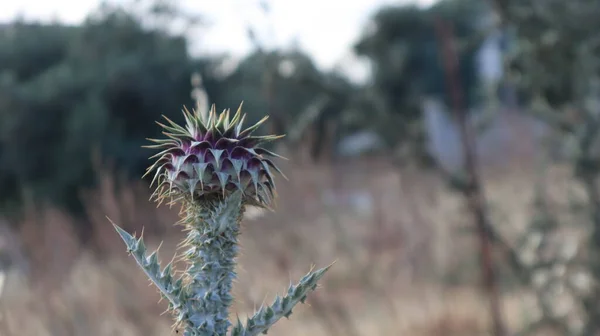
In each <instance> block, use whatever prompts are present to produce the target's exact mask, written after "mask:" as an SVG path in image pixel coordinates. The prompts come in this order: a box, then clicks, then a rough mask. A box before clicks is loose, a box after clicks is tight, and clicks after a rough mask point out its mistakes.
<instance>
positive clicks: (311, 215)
mask: <svg viewBox="0 0 600 336" xmlns="http://www.w3.org/2000/svg"><path fill="white" fill-rule="evenodd" d="M370 165H371V166H370V167H369V168H367V165H366V163H365V162H362V161H353V162H344V163H338V164H331V165H326V164H321V165H309V164H302V163H296V164H295V165H290V164H287V165H284V166H283V168H284V169H285V172H286V174H287V175H288V177H289V178H290V181H289V182H287V181H284V180H283V179H279V180H278V188H279V194H280V198H279V201H278V206H277V210H276V212H274V213H265V214H259V215H253V214H249V218H248V219H247V220H246V221H245V223H244V227H243V231H242V232H243V233H242V241H241V244H242V254H241V256H240V258H239V269H238V274H239V278H238V282H237V283H236V287H235V296H236V298H237V303H236V305H235V307H234V310H235V311H236V312H237V313H238V314H239V316H240V317H241V318H244V317H245V316H246V314H248V313H250V312H251V311H252V309H254V308H255V307H257V306H260V304H261V303H263V302H267V303H269V302H270V301H271V299H272V297H273V296H274V294H276V293H278V292H282V291H283V290H284V288H285V286H286V285H288V284H289V282H290V280H296V279H298V278H299V277H300V276H301V275H302V274H303V273H305V272H306V271H307V270H308V269H309V268H310V266H311V265H316V266H319V267H320V266H324V265H326V264H329V263H330V262H332V261H334V260H337V262H336V264H335V266H334V267H333V268H332V270H331V271H330V272H331V273H329V274H328V275H327V276H326V277H325V280H324V281H323V282H322V284H321V288H320V289H319V290H317V292H315V293H313V294H312V295H311V296H309V299H308V301H307V304H306V305H303V306H301V307H299V308H297V310H296V311H295V312H294V314H293V315H292V317H291V318H290V320H285V321H281V322H280V323H278V324H277V325H276V326H275V327H274V328H273V330H271V331H270V332H269V334H272V335H287V336H295V335H298V336H300V335H306V336H308V335H313V336H320V335H349V336H354V335H356V336H358V335H405V336H438V335H448V336H452V335H460V336H469V335H474V336H475V335H489V331H488V326H489V323H488V315H487V302H486V300H485V296H484V295H482V294H481V292H480V290H479V287H478V279H479V273H478V268H477V262H478V260H477V256H478V252H477V248H476V247H477V244H476V241H475V238H474V236H473V235H472V234H471V233H470V232H471V231H470V230H469V229H470V228H471V227H472V224H471V221H470V220H469V217H468V214H466V213H465V211H464V206H463V202H462V200H461V198H460V197H458V196H457V195H455V194H453V193H452V192H450V191H448V190H447V188H445V186H444V184H443V183H441V181H440V180H439V179H438V178H437V177H436V176H434V175H433V174H432V175H427V174H424V173H422V172H408V171H407V172H403V173H402V174H400V173H399V172H398V171H397V170H395V169H393V168H392V167H391V166H389V165H387V164H386V163H385V162H384V161H381V160H374V161H372V162H371V163H370ZM541 175H542V174H541V173H540V172H539V171H537V170H536V169H534V167H533V166H531V165H530V166H523V165H521V166H516V165H513V166H512V168H510V169H503V170H500V171H488V172H486V174H485V180H486V193H487V196H488V199H489V201H490V203H491V204H492V207H491V213H492V216H493V218H494V220H495V223H496V224H497V225H498V226H499V227H500V228H501V231H502V232H503V233H504V234H505V235H507V236H508V237H509V238H511V239H513V238H514V237H516V236H518V234H519V232H521V231H522V230H523V228H524V227H525V226H526V225H527V223H528V221H529V218H530V217H531V213H530V208H531V207H530V205H531V200H532V197H533V192H534V182H535V178H536V177H540V176H541ZM549 175H550V177H545V178H544V179H545V180H546V181H547V182H546V183H547V185H548V187H549V190H548V194H549V195H550V196H549V198H551V199H552V200H553V201H556V206H555V207H554V209H555V210H556V211H557V213H558V214H557V216H558V215H560V216H563V215H562V214H563V213H564V214H565V215H564V216H563V217H565V216H566V217H565V218H564V220H572V218H568V216H569V215H568V214H567V211H562V210H561V209H562V208H561V206H564V205H565V197H564V194H565V192H566V191H567V190H573V192H574V193H576V192H577V190H576V188H573V185H572V183H571V182H569V180H568V178H567V177H568V171H566V170H563V169H561V168H553V169H552V170H551V171H550V172H549ZM100 176H102V180H103V182H102V183H101V187H100V188H99V189H98V190H94V191H90V192H85V193H82V197H83V199H85V202H86V204H87V207H86V208H87V217H88V221H89V222H90V223H92V227H93V229H94V234H93V235H92V237H91V238H90V240H89V241H88V242H86V243H85V246H86V247H83V246H82V243H81V242H80V241H78V239H76V238H75V236H76V235H75V232H74V231H73V227H74V226H76V225H77V224H78V223H77V222H76V220H75V219H73V217H71V216H69V215H68V214H65V213H62V212H60V211H58V210H56V209H53V208H46V209H43V210H39V211H29V212H28V215H27V217H26V218H25V219H23V221H22V223H20V226H19V227H20V230H19V231H18V232H16V231H11V230H9V229H8V225H6V224H7V223H6V222H3V223H0V229H1V230H2V231H0V266H1V265H2V260H9V261H10V263H11V264H12V267H11V268H10V271H8V276H6V277H5V278H4V281H3V282H4V285H3V286H2V285H0V288H3V291H2V293H0V335H2V336H16V335H19V336H30V335H31V336H33V335H35V336H45V335H53V336H70V335H86V336H93V335H98V336H109V335H115V336H117V335H118V336H128V335H144V336H149V335H161V336H164V335H170V334H171V321H170V316H168V314H163V315H162V316H160V314H161V313H162V312H163V311H164V309H165V307H166V305H165V304H164V302H161V303H159V304H157V301H158V300H159V295H158V293H157V292H156V290H155V289H154V288H153V287H150V286H147V284H148V281H147V280H146V279H145V277H144V275H143V273H142V272H141V271H140V270H139V269H138V268H137V266H136V265H135V263H134V261H133V259H131V258H129V257H128V256H127V255H126V251H125V248H124V245H123V243H122V241H121V240H120V239H119V237H118V236H117V235H116V234H115V232H114V231H113V228H112V226H111V225H110V224H109V222H108V220H107V219H106V217H105V216H108V217H110V218H111V219H112V220H113V221H115V222H116V223H118V224H119V225H122V226H123V227H124V228H126V229H127V230H129V231H137V232H138V233H139V232H140V231H141V230H142V228H144V235H145V237H146V239H147V241H148V245H150V246H151V247H157V246H158V245H159V244H161V242H162V245H161V254H160V257H161V260H162V262H163V264H164V263H166V262H168V261H169V260H170V259H171V256H172V255H173V254H174V253H175V251H176V249H175V246H176V244H177V242H178V240H179V239H180V238H181V237H182V233H181V232H179V228H177V227H173V226H172V225H171V223H173V222H174V221H176V219H177V210H178V209H168V208H167V207H165V206H161V207H159V208H156V207H155V205H154V204H151V203H149V202H148V200H147V199H148V195H149V193H148V189H147V186H146V185H144V184H142V183H141V182H140V183H139V184H135V185H127V186H122V187H121V188H119V187H117V183H116V181H115V178H114V176H113V175H111V174H107V173H101V175H100ZM548 181H551V182H548ZM575 197H576V196H575ZM561 202H562V203H561ZM2 256H4V257H2ZM5 264H6V262H5ZM0 269H1V268H0ZM0 282H2V280H1V279H0ZM503 305H504V316H505V318H506V320H507V321H508V324H509V325H510V327H511V329H515V328H518V327H519V326H521V325H523V324H524V323H527V322H528V320H529V319H532V318H534V315H535V311H534V309H533V308H532V307H531V303H530V302H529V301H528V295H527V294H526V293H523V292H518V291H517V290H515V289H514V288H513V289H512V290H511V291H508V290H506V291H505V294H504V295H503ZM172 334H173V335H174V334H175V333H172ZM546 335H548V333H546Z"/></svg>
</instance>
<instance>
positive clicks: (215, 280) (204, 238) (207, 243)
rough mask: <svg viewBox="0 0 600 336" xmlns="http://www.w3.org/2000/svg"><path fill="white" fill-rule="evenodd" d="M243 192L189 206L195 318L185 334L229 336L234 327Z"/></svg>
mask: <svg viewBox="0 0 600 336" xmlns="http://www.w3.org/2000/svg"><path fill="white" fill-rule="evenodd" d="M241 200H242V197H241V193H240V192H238V193H235V194H233V195H231V196H230V197H227V198H225V199H224V200H219V199H214V200H203V201H202V202H188V203H186V205H185V206H186V210H185V211H186V213H187V216H186V217H185V218H184V219H183V223H184V224H185V225H186V228H187V230H188V235H187V238H186V241H185V244H186V246H188V247H189V248H188V250H187V251H186V252H185V253H184V256H183V257H184V259H185V260H186V261H187V262H188V265H189V266H188V269H187V270H186V277H187V280H188V284H187V287H186V294H187V297H188V298H189V301H188V302H187V304H188V306H189V308H190V311H192V312H194V313H193V315H191V316H187V317H186V320H187V321H189V323H188V324H187V326H186V330H185V332H184V335H186V336H187V335H189V336H192V335H194V336H195V335H225V334H226V333H227V329H228V328H229V326H230V325H231V323H230V322H229V320H228V317H229V307H230V306H231V303H232V301H233V297H232V296H231V289H232V285H233V279H234V278H235V276H236V275H235V270H234V268H235V259H236V257H237V253H238V249H239V248H238V241H237V240H238V235H239V223H240V221H241V219H242V213H243V210H244V206H243V204H242V202H241Z"/></svg>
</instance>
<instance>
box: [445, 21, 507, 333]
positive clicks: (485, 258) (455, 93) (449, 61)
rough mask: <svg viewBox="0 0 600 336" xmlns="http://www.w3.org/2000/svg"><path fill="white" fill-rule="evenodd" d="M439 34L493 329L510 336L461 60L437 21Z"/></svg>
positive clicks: (449, 31)
mask: <svg viewBox="0 0 600 336" xmlns="http://www.w3.org/2000/svg"><path fill="white" fill-rule="evenodd" d="M435 28H436V33H437V36H438V39H439V43H440V44H441V48H442V50H443V59H444V68H445V72H446V80H447V89H448V90H450V91H451V97H452V102H453V110H454V113H455V114H456V118H457V120H458V124H459V128H460V138H461V143H462V148H463V153H464V168H465V170H466V178H467V180H466V182H467V185H466V188H465V189H464V190H463V194H464V197H465V198H466V201H467V204H468V206H469V208H470V210H471V213H472V214H473V216H474V219H475V224H476V225H477V228H478V233H479V241H480V245H481V246H480V248H481V266H482V272H483V274H482V275H483V281H484V284H485V286H486V289H487V292H488V295H489V298H490V309H491V315H492V323H493V330H494V335H495V336H504V335H507V332H506V327H505V325H504V322H503V320H502V312H501V308H500V299H499V293H498V287H497V280H496V276H495V270H494V264H493V260H492V249H491V247H492V246H491V242H490V237H489V228H490V227H491V225H490V223H489V221H488V217H487V214H486V211H485V209H484V207H485V199H484V195H483V192H482V190H481V184H480V177H479V172H478V167H477V163H476V159H475V144H474V138H473V135H472V131H471V129H470V125H469V123H468V121H467V116H466V111H465V108H464V107H463V105H462V104H463V103H462V92H461V87H460V85H459V84H458V83H459V80H458V78H457V68H458V59H457V54H456V50H455V49H454V46H453V45H452V36H453V32H452V26H451V25H450V24H448V23H446V22H444V21H442V20H441V19H439V18H438V19H437V20H436V25H435Z"/></svg>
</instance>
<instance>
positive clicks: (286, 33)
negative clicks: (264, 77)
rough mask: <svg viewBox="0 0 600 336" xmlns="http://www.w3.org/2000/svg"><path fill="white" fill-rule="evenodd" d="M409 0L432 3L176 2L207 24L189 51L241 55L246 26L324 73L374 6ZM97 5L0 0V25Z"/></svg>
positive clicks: (74, 0) (79, 14)
mask: <svg viewBox="0 0 600 336" xmlns="http://www.w3.org/2000/svg"><path fill="white" fill-rule="evenodd" d="M110 2H116V3H119V2H123V0H111V1H110ZM410 2H412V3H418V4H420V5H423V6H425V5H429V4H431V3H433V2H435V0H396V1H390V0H350V1H343V0H303V1H291V0H270V1H268V3H269V5H270V7H271V11H270V19H267V18H266V17H265V15H264V13H263V12H262V11H261V10H260V6H259V4H260V1H259V0H204V1H199V0H180V1H179V3H180V4H181V5H182V6H183V8H185V9H186V10H189V11H190V12H191V13H201V14H203V15H205V16H206V17H208V19H210V21H211V23H212V25H211V26H210V27H209V28H206V29H205V30H203V31H202V32H203V33H198V34H195V35H194V36H192V38H191V41H192V42H193V43H192V45H193V47H194V50H193V51H194V52H202V53H205V52H208V53H214V52H228V53H230V54H232V55H236V56H242V55H243V54H245V53H247V52H248V51H249V50H251V49H252V45H251V43H250V41H249V40H248V37H247V32H246V31H247V30H246V28H247V27H248V25H250V26H252V27H254V29H255V30H256V31H257V32H258V36H259V38H260V39H261V40H262V41H264V43H265V44H267V46H270V47H286V46H289V45H291V44H292V43H293V41H296V43H297V44H298V45H299V46H300V48H301V49H302V50H304V51H306V52H308V53H309V54H310V55H311V56H312V57H313V58H314V60H315V62H316V63H317V65H318V66H319V67H320V68H322V69H324V70H326V69H331V68H333V67H334V66H335V65H339V64H340V62H341V63H344V62H346V63H348V61H347V59H348V58H349V57H348V55H349V54H350V48H351V46H352V44H353V42H354V41H356V40H357V39H358V37H359V36H360V31H361V29H362V28H363V27H364V26H365V25H366V23H367V20H368V18H369V15H370V14H372V13H373V12H374V11H376V10H377V9H378V8H379V7H380V6H382V5H385V4H403V3H404V4H406V3H410ZM99 3H100V2H99V1H97V0H52V1H44V0H0V22H3V21H8V20H11V19H13V18H14V17H16V16H17V15H19V14H20V15H21V16H23V17H24V18H25V19H41V20H46V21H47V20H52V19H53V18H56V19H58V20H59V21H62V22H66V23H78V22H81V21H82V20H83V19H84V18H85V17H86V15H87V14H88V13H89V12H90V11H92V10H93V9H94V8H96V7H97V6H98V5H99ZM196 35H198V38H196ZM345 60H346V61H345ZM342 67H347V65H346V66H344V65H342Z"/></svg>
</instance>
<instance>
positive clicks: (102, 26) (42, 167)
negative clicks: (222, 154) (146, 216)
mask: <svg viewBox="0 0 600 336" xmlns="http://www.w3.org/2000/svg"><path fill="white" fill-rule="evenodd" d="M211 66H212V61H211V60H209V59H201V60H196V61H194V60H192V59H191V58H190V57H189V56H188V50H187V43H186V40H185V39H184V38H183V37H182V36H181V35H173V34H168V33H167V32H165V31H162V30H159V29H149V28H144V27H143V23H142V22H141V21H140V19H137V18H136V17H135V16H134V15H132V14H130V13H128V12H125V11H124V10H122V9H119V8H111V7H106V6H105V7H103V8H101V10H99V11H98V12H97V13H94V14H93V15H91V16H90V17H89V19H88V20H86V22H85V23H84V24H83V25H81V26H65V25H60V24H40V23H25V22H13V23H10V24H7V25H4V26H2V27H1V28H0V86H1V90H0V92H2V93H1V94H0V167H2V168H0V172H1V175H0V188H1V189H2V190H3V193H2V195H0V204H2V205H9V203H8V202H9V201H10V202H11V204H10V205H11V206H13V205H14V204H13V203H14V200H16V199H21V198H22V197H25V195H23V191H24V190H28V191H29V194H30V195H31V196H32V197H33V198H34V200H46V201H47V200H51V201H53V202H56V203H57V204H61V205H67V206H69V207H70V208H71V209H75V207H77V206H78V205H79V199H78V192H79V190H80V189H81V188H82V187H84V186H89V185H91V184H92V183H93V182H94V172H93V166H92V153H93V152H94V151H97V154H100V155H102V157H103V158H108V159H110V160H114V161H115V162H114V163H115V164H116V165H117V166H118V167H120V168H123V170H125V171H126V172H128V173H133V174H134V175H135V176H139V175H140V173H142V172H143V170H144V168H145V166H146V159H147V155H148V153H147V152H146V151H144V150H143V149H141V148H140V146H141V145H143V144H144V143H145V142H144V139H145V138H146V137H149V136H152V135H153V134H156V133H157V132H159V129H158V127H157V126H156V125H155V124H154V121H155V120H158V119H160V115H161V114H165V115H169V116H173V117H174V118H179V117H180V115H179V114H180V113H179V111H180V110H181V108H182V104H191V99H190V87H191V86H190V74H191V73H192V72H193V71H200V72H208V68H210V67H211ZM204 78H205V83H204V85H205V87H206V89H207V90H208V91H209V93H210V92H212V91H215V85H216V81H215V80H214V78H213V77H212V76H211V75H210V74H208V73H207V74H206V75H205V76H204Z"/></svg>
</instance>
